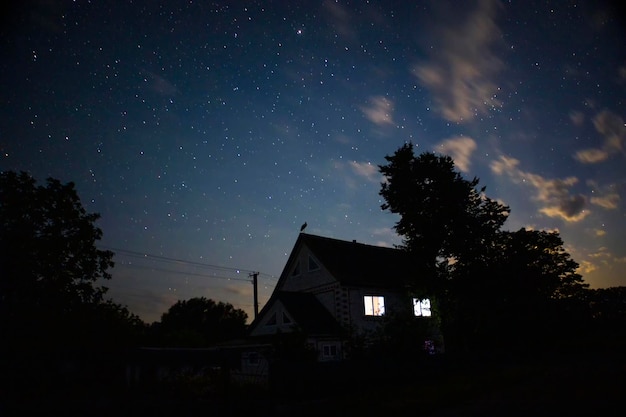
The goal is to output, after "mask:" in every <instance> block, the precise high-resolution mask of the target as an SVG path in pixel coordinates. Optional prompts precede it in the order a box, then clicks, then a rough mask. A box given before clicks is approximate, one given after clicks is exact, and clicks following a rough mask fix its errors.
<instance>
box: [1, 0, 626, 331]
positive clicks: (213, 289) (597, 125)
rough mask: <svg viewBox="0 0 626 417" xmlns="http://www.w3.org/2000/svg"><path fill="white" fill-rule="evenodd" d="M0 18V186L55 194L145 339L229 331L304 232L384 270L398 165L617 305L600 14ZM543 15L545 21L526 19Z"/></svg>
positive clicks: (613, 128)
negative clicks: (212, 312)
mask: <svg viewBox="0 0 626 417" xmlns="http://www.w3.org/2000/svg"><path fill="white" fill-rule="evenodd" d="M14 3H20V5H17V6H2V7H3V10H2V15H3V22H2V27H1V28H0V33H1V34H2V37H1V44H0V80H1V86H2V87H1V88H0V105H1V106H2V116H1V118H0V170H16V171H22V170H23V171H27V172H29V173H30V174H31V175H33V176H34V177H35V178H36V179H38V180H39V181H40V182H43V181H44V180H45V178H47V177H50V176H51V177H54V178H58V179H60V180H61V181H63V182H69V181H73V182H74V183H75V184H76V188H77V190H78V193H79V195H80V197H81V200H82V202H83V205H84V206H85V208H86V209H87V210H88V211H89V212H98V213H100V214H101V216H102V217H101V219H100V220H99V221H98V226H99V227H100V228H101V229H102V231H103V233H104V235H103V239H102V240H101V242H100V243H99V246H100V247H101V248H104V249H112V250H114V251H115V252H116V256H115V262H116V266H115V268H114V269H113V270H112V271H111V272H112V274H113V279H112V280H111V281H109V282H107V283H106V285H107V286H108V287H109V288H110V291H109V296H110V297H112V298H113V300H114V301H116V302H119V303H121V304H124V305H128V307H129V309H130V310H131V311H132V312H134V313H136V314H138V315H139V316H140V317H141V318H142V319H144V320H145V321H147V322H152V321H155V320H158V319H159V318H160V315H161V314H162V313H163V312H164V311H166V310H167V309H168V308H169V307H170V306H171V305H172V304H174V303H175V302H176V301H177V300H179V299H188V298H191V297H199V296H204V297H208V298H212V299H214V300H219V301H225V302H230V303H232V304H233V305H234V306H235V307H237V308H241V309H244V310H245V311H246V312H247V313H248V315H249V316H252V311H253V310H252V306H253V299H252V292H253V291H252V290H253V288H252V285H251V280H250V273H251V272H253V271H258V272H259V273H260V274H259V284H260V285H259V296H260V302H261V306H262V305H263V303H264V302H265V301H266V300H267V299H268V298H269V296H270V294H271V291H272V289H273V287H274V285H275V284H276V281H277V279H278V276H279V275H280V273H281V271H282V268H283V266H284V264H285V261H286V260H287V257H288V255H289V253H290V251H291V249H292V247H293V244H294V243H295V241H296V239H297V237H298V233H299V230H300V225H301V224H303V223H304V222H307V223H308V227H307V229H306V232H308V233H313V234H319V235H323V236H329V237H334V238H339V239H345V240H353V239H356V240H357V241H359V242H363V243H370V244H375V245H385V246H391V245H393V244H397V243H399V242H400V239H399V238H398V237H397V236H396V235H395V233H394V231H393V229H392V227H393V225H394V222H395V221H396V220H397V218H396V217H394V215H392V214H389V213H386V212H383V211H381V209H380V205H381V203H382V202H383V201H382V200H381V198H380V196H379V195H378V192H379V190H380V182H381V180H382V177H381V175H380V174H379V173H378V168H377V166H378V165H380V164H383V163H385V160H384V157H385V155H389V154H392V153H393V152H394V151H395V150H396V149H398V148H399V147H400V146H401V145H402V144H404V143H405V142H409V141H411V142H412V143H413V144H414V145H415V146H416V152H417V153H421V152H428V151H435V152H439V153H444V154H448V155H450V156H452V157H453V158H454V160H455V163H456V166H457V168H458V170H459V171H460V172H462V173H463V174H464V175H466V176H467V178H473V177H474V176H477V177H479V178H480V184H481V185H484V186H486V187H487V191H486V192H487V195H489V196H490V197H492V198H495V199H498V200H499V201H501V202H503V203H505V204H507V205H509V206H510V207H511V216H510V218H509V220H508V221H507V223H506V224H505V228H506V229H509V230H517V229H519V228H520V227H527V228H533V229H547V230H558V231H559V232H560V234H561V237H562V238H563V240H564V241H565V246H566V249H567V250H568V251H569V253H570V254H571V255H572V257H573V258H574V260H576V261H577V262H578V263H579V264H580V272H581V273H582V275H583V277H584V279H585V281H586V282H587V283H589V284H590V286H591V287H592V288H598V287H608V286H618V285H626V274H625V273H624V271H625V270H626V245H625V244H624V242H625V236H626V202H625V201H624V199H623V198H624V196H625V195H626V150H625V149H626V124H625V119H626V48H625V44H626V43H625V41H626V31H625V23H626V21H625V20H624V19H623V15H622V14H621V12H622V10H620V9H619V8H618V7H616V6H615V5H613V4H612V3H610V2H602V1H554V2H544V1H496V0H481V1H463V2H457V1H440V0H437V1H383V0H380V1H343V0H341V1H339V0H337V1H335V0H324V1H298V2H295V1H293V2H291V1H289V2H288V1H212V2H211V1H182V0H181V1H147V0H146V1H133V2H128V1H116V2H110V1H93V0H92V1H78V0H76V1H64V0H60V1H58V0H57V1H55V0H47V1H46V0H40V1H30V2H14ZM546 3H549V4H546Z"/></svg>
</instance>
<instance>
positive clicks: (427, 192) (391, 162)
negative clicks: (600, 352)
mask: <svg viewBox="0 0 626 417" xmlns="http://www.w3.org/2000/svg"><path fill="white" fill-rule="evenodd" d="M386 160H387V161H388V164H386V165H382V166H380V172H381V173H382V174H383V175H384V176H385V180H386V181H385V182H384V183H383V184H382V186H381V190H380V194H381V196H383V198H384V199H385V203H384V204H383V205H382V208H383V209H384V210H389V211H391V212H392V213H396V214H398V215H399V216H400V219H399V220H398V221H397V223H396V225H395V230H396V232H397V233H398V234H399V235H400V236H401V237H402V243H403V245H402V247H403V248H404V249H406V250H408V251H409V252H410V253H411V254H412V255H413V256H414V257H415V258H416V260H417V261H419V262H420V263H422V264H423V265H425V266H426V267H425V274H424V275H423V276H420V277H414V279H413V282H409V283H408V284H409V288H411V289H412V291H414V292H418V293H419V294H417V295H420V296H432V297H434V298H435V308H436V309H437V310H438V313H439V314H440V316H441V320H442V322H441V324H442V328H443V331H444V336H445V337H446V346H447V348H448V347H451V348H453V349H457V348H461V347H464V348H466V347H469V348H476V347H478V346H479V345H480V344H481V343H484V342H485V341H487V342H486V343H491V342H493V341H494V340H498V341H499V342H502V343H504V344H506V343H510V342H511V341H512V340H510V339H511V337H510V336H513V335H514V336H518V335H524V337H532V336H531V335H530V333H531V330H530V329H531V328H534V330H539V328H541V332H540V333H541V334H546V333H547V332H549V326H550V325H556V324H558V323H555V322H556V321H558V320H560V319H562V317H563V315H562V314H560V313H561V311H562V307H563V306H564V305H565V303H564V302H561V301H563V300H568V299H571V298H574V297H579V296H580V294H581V291H582V290H583V289H584V288H585V287H586V284H584V283H583V281H582V277H581V276H580V275H579V274H578V273H577V272H576V269H577V268H578V265H577V264H576V263H575V262H574V261H573V260H572V259H571V257H570V255H569V254H568V253H567V252H566V251H565V250H564V248H563V242H562V240H561V238H560V236H559V235H558V233H555V232H544V231H528V230H525V229H521V230H519V231H517V232H507V231H503V230H502V226H503V225H504V222H505V221H506V219H507V218H508V215H509V212H510V210H509V208H508V207H507V206H505V205H503V204H501V203H499V202H497V201H495V200H492V199H490V198H489V197H487V196H486V195H485V188H484V187H483V188H480V189H479V188H477V187H478V183H479V180H478V179H477V178H474V179H472V180H467V179H465V178H463V176H462V175H461V174H460V173H459V172H457V171H456V169H455V167H454V162H453V160H452V158H450V157H449V156H445V155H437V154H433V153H423V154H421V155H418V156H416V155H415V154H414V152H413V146H412V145H411V144H406V145H404V146H402V147H401V148H399V149H398V150H397V151H396V152H395V153H394V154H393V155H391V156H387V157H386ZM537 334H538V333H537ZM505 336H506V337H505Z"/></svg>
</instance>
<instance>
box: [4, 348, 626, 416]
mask: <svg viewBox="0 0 626 417" xmlns="http://www.w3.org/2000/svg"><path fill="white" fill-rule="evenodd" d="M274 376H275V377H274V378H273V379H272V380H271V383H270V384H269V385H268V386H252V385H240V384H236V383H233V382H232V381H228V380H227V379H223V378H222V379H219V378H218V379H215V378H213V379H212V381H211V382H209V383H207V381H206V380H202V379H199V380H186V381H183V382H181V381H178V382H177V383H173V382H171V381H170V382H168V383H160V384H152V385H150V386H138V387H132V388H128V387H127V386H124V384H123V383H122V384H112V383H111V382H110V381H108V382H107V381H105V380H101V381H99V380H97V379H89V378H86V379H82V380H77V381H72V380H63V379H59V380H58V381H50V380H48V381H46V378H45V377H40V378H37V377H32V376H31V377H30V378H31V380H29V381H24V380H22V381H16V382H15V383H13V384H12V383H11V381H8V380H7V378H6V375H5V377H4V378H3V381H2V382H3V386H4V387H5V388H3V392H2V403H1V404H0V407H1V408H0V416H13V415H15V416H21V415H33V416H37V415H38V416H103V417H104V416H116V417H118V416H136V417H142V416H146V417H148V416H150V417H158V416H168V417H169V416H181V417H184V416H190V417H193V416H244V415H246V416H252V415H254V416H255V417H259V416H296V415H297V416H319V415H324V416H334V415H342V416H345V415H355V416H381V415H388V416H433V417H443V416H454V417H463V416H621V415H623V410H624V406H625V405H626V360H625V358H624V355H623V353H622V351H621V350H619V349H611V350H598V351H595V352H593V353H591V352H585V353H579V354H574V353H569V354H563V355H559V354H550V355H537V356H535V357H532V358H531V357H526V358H519V357H518V358H512V357H509V358H499V359H494V358H488V357H485V358H480V359H477V358H475V357H474V358H472V359H468V358H464V359H454V358H450V357H446V356H440V357H433V358H431V359H429V360H427V361H424V362H421V363H420V364H415V365H414V366H413V365H411V366H409V365H407V364H398V363H395V364H392V363H391V362H365V361H364V362H359V363H356V362H355V363H351V364H350V365H342V366H337V367H329V368H328V369H324V370H321V371H320V370H319V369H317V370H314V371H313V370H311V369H307V368H306V367H301V366H289V367H283V368H281V370H277V371H276V372H275V375H274ZM216 381H217V382H216ZM118 382H119V381H118Z"/></svg>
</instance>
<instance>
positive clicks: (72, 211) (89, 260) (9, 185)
mask: <svg viewBox="0 0 626 417" xmlns="http://www.w3.org/2000/svg"><path fill="white" fill-rule="evenodd" d="M98 218H99V215H98V214H95V213H87V212H86V211H85V209H84V208H83V206H82V204H81V201H80V199H79V197H78V194H77V192H76V189H75V187H74V184H73V183H71V182H70V183H67V184H62V183H61V182H60V181H59V180H56V179H53V178H49V179H48V180H47V183H46V185H37V184H36V181H35V179H34V178H33V177H32V176H30V175H29V174H27V173H25V172H21V173H16V172H13V171H5V172H1V173H0V271H2V273H1V274H0V313H1V314H2V317H1V319H0V320H1V325H2V329H3V331H4V332H9V333H11V332H12V333H19V335H21V336H23V337H17V339H22V340H23V341H24V342H25V343H28V341H29V340H30V341H31V342H32V341H33V340H34V339H37V340H38V341H41V340H46V333H49V334H48V336H50V337H54V338H56V339H59V333H56V334H54V335H52V332H57V331H60V330H61V328H62V327H65V328H66V329H67V328H68V327H69V325H68V323H77V322H78V321H79V320H78V321H77V320H75V319H77V317H79V316H80V315H82V314H83V312H84V311H85V306H96V305H98V304H99V303H101V302H103V296H104V294H105V292H106V288H105V287H103V286H100V285H98V284H99V281H100V280H106V279H110V277H111V276H110V274H109V273H108V271H107V270H108V268H110V267H112V266H113V261H112V257H113V253H112V252H110V251H104V250H99V249H98V248H97V247H96V245H95V244H96V242H97V241H98V240H99V239H100V238H101V236H102V231H101V230H100V229H99V228H98V227H97V226H96V225H95V222H96V220H97V219H98ZM77 331H79V330H77ZM35 336H36V337H35ZM66 336H67V335H66Z"/></svg>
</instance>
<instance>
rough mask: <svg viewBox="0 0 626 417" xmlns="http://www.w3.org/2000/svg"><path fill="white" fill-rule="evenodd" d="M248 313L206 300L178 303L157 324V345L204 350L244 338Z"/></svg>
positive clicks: (191, 299) (180, 301)
mask: <svg viewBox="0 0 626 417" xmlns="http://www.w3.org/2000/svg"><path fill="white" fill-rule="evenodd" d="M247 318H248V315H247V314H246V313H245V311H243V310H240V309H238V308H235V307H233V305H232V304H230V303H224V302H221V301H220V302H215V301H213V300H211V299H208V298H205V297H195V298H190V299H189V300H179V301H178V302H176V304H174V305H173V306H171V307H170V308H169V310H168V311H167V312H165V313H163V315H162V316H161V322H160V323H156V324H155V329H156V333H157V335H156V337H157V339H158V340H157V341H156V342H157V343H160V344H166V345H170V346H179V347H180V346H184V347H203V346H209V345H211V344H213V343H216V342H220V341H224V340H229V339H234V338H238V337H242V336H244V335H245V332H246V319H247Z"/></svg>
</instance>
